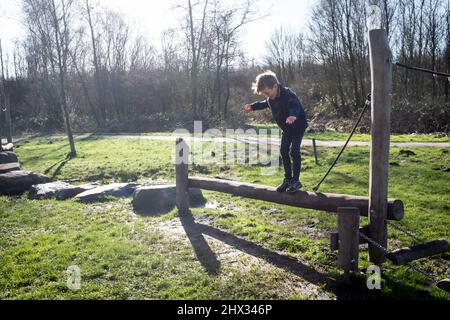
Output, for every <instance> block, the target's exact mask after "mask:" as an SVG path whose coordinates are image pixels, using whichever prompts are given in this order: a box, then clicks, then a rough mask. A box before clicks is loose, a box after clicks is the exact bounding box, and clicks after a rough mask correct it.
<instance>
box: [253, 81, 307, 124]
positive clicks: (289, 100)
mask: <svg viewBox="0 0 450 320" xmlns="http://www.w3.org/2000/svg"><path fill="white" fill-rule="evenodd" d="M278 88H279V89H278V96H277V97H276V98H275V99H273V100H272V99H269V98H267V99H266V100H264V101H258V102H254V103H252V105H251V106H252V110H254V111H255V110H262V109H265V108H269V107H270V109H271V110H272V115H273V119H274V120H275V122H276V123H277V124H278V126H279V127H280V128H281V130H283V131H286V132H288V133H301V132H304V131H305V130H306V128H307V127H308V121H307V119H306V113H305V110H304V109H303V106H302V104H301V102H300V99H299V98H298V97H297V95H296V94H295V92H294V91H292V90H291V89H289V88H287V87H282V86H281V85H279V86H278ZM288 117H296V118H297V120H296V121H295V122H294V123H293V124H292V125H289V124H287V123H286V119H287V118H288Z"/></svg>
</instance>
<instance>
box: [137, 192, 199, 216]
mask: <svg viewBox="0 0 450 320" xmlns="http://www.w3.org/2000/svg"><path fill="white" fill-rule="evenodd" d="M189 201H190V206H191V207H201V206H204V205H205V204H206V199H205V198H204V197H203V193H202V191H201V190H200V189H197V188H189ZM175 206H176V187H175V185H154V186H143V187H139V188H138V189H136V191H135V192H134V194H133V208H134V210H135V211H136V212H138V213H140V214H145V215H155V214H164V213H167V212H169V211H171V210H172V209H174V208H175Z"/></svg>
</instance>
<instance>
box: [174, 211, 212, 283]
mask: <svg viewBox="0 0 450 320" xmlns="http://www.w3.org/2000/svg"><path fill="white" fill-rule="evenodd" d="M179 217H180V221H181V225H182V226H183V228H184V230H185V231H186V235H187V237H188V239H189V241H190V242H191V244H192V247H193V248H194V251H195V254H196V256H197V258H198V260H199V261H200V263H201V264H202V266H203V268H204V269H205V270H206V272H208V274H210V275H218V274H219V271H220V261H219V260H218V259H217V256H216V254H215V253H214V251H212V249H211V248H210V247H209V245H208V242H207V241H206V240H205V237H204V236H203V233H204V227H205V226H204V225H201V224H198V223H196V222H195V219H194V217H193V216H192V213H191V212H190V211H187V212H181V211H180V212H179Z"/></svg>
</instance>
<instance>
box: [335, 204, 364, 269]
mask: <svg viewBox="0 0 450 320" xmlns="http://www.w3.org/2000/svg"><path fill="white" fill-rule="evenodd" d="M356 230H359V209H358V208H338V232H339V251H338V263H337V265H338V268H341V269H343V270H344V271H345V272H346V273H348V272H349V271H358V259H359V234H358V232H357V231H356Z"/></svg>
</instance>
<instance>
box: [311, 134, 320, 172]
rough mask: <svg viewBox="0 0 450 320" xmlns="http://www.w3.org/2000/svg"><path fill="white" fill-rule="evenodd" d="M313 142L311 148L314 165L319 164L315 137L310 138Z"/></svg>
mask: <svg viewBox="0 0 450 320" xmlns="http://www.w3.org/2000/svg"><path fill="white" fill-rule="evenodd" d="M312 143H313V150H314V159H315V160H316V166H317V165H319V161H318V160H317V146H316V139H312Z"/></svg>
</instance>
